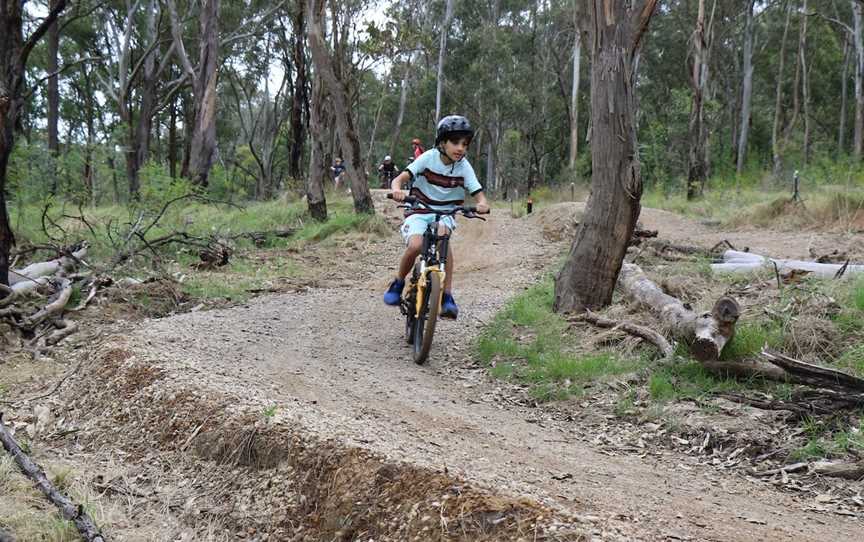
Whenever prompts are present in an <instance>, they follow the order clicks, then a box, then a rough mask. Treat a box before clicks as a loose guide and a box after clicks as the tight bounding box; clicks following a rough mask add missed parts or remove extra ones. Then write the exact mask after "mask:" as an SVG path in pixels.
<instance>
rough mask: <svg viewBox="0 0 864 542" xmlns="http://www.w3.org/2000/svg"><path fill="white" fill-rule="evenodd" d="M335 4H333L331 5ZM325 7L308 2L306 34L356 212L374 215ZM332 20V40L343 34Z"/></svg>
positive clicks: (340, 55) (316, 1) (317, 0)
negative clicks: (330, 43)
mask: <svg viewBox="0 0 864 542" xmlns="http://www.w3.org/2000/svg"><path fill="white" fill-rule="evenodd" d="M335 1H336V0H331V2H335ZM324 7H325V6H324V1H323V0H307V3H306V9H307V12H306V13H307V21H306V34H307V39H308V40H309V50H310V52H311V54H312V62H313V64H314V66H315V70H316V72H317V74H316V76H317V77H320V78H321V82H322V84H323V86H324V89H325V90H326V92H327V95H328V96H329V97H330V99H331V103H332V105H333V112H334V115H335V117H336V124H337V126H338V132H339V141H340V143H341V146H342V154H343V158H344V160H345V164H346V165H347V169H346V175H347V177H348V181H349V184H350V186H351V196H352V198H353V199H354V210H355V211H356V212H358V213H374V212H375V208H374V207H373V205H372V196H371V195H370V193H369V186H368V184H367V180H366V175H365V171H366V168H365V166H364V164H363V156H362V154H361V152H360V140H359V138H358V136H357V131H356V129H355V122H354V118H353V115H352V111H351V102H350V95H349V91H348V87H347V85H346V83H345V78H346V74H345V71H344V65H343V64H342V61H341V60H340V59H341V58H343V53H342V51H340V49H339V47H337V48H335V49H334V50H333V51H332V52H331V51H330V50H329V48H328V46H327V42H326V40H325V35H324V28H323V19H324ZM332 20H333V25H334V32H333V33H332V36H331V37H333V36H336V35H338V34H339V30H340V27H339V25H338V23H337V18H336V17H333V18H332ZM345 24H347V22H346V21H343V22H342V26H341V30H342V31H343V32H344V31H345ZM336 43H337V44H339V43H341V44H344V43H345V41H344V39H343V40H337V42H336ZM342 46H344V45H342Z"/></svg>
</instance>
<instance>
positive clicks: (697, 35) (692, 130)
mask: <svg viewBox="0 0 864 542" xmlns="http://www.w3.org/2000/svg"><path fill="white" fill-rule="evenodd" d="M716 6H717V2H716V0H715V2H714V7H715V8H716ZM711 18H712V20H713V18H714V12H713V8H712V13H711ZM710 32H711V31H710V28H709V29H708V32H706V29H705V0H699V7H698V14H697V16H696V30H695V31H694V32H693V66H692V71H691V74H690V85H691V87H692V88H693V99H692V101H691V103H690V122H689V124H688V133H689V139H690V153H689V158H688V160H689V167H688V169H687V199H688V200H692V199H695V198H696V197H698V196H700V195H702V191H703V189H704V186H705V179H706V177H707V176H708V164H707V161H708V156H707V148H706V145H705V122H704V119H705V113H704V110H705V107H704V99H705V88H706V87H707V85H708V51H709V47H710V45H709V44H710V41H711V36H710Z"/></svg>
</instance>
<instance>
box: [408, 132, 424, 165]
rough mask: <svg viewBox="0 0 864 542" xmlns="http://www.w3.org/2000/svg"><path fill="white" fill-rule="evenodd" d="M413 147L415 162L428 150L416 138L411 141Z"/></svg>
mask: <svg viewBox="0 0 864 542" xmlns="http://www.w3.org/2000/svg"><path fill="white" fill-rule="evenodd" d="M411 145H413V146H414V160H416V159H418V158H420V155H421V154H423V153H424V152H426V149H424V148H423V143H422V142H421V141H420V140H419V139H417V138H416V137H415V138H414V139H412V140H411Z"/></svg>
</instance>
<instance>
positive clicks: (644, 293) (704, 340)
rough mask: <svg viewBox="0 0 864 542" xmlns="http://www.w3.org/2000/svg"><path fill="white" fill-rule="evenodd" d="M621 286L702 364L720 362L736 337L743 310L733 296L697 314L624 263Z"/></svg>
mask: <svg viewBox="0 0 864 542" xmlns="http://www.w3.org/2000/svg"><path fill="white" fill-rule="evenodd" d="M618 284H619V286H620V287H621V288H622V289H623V290H624V291H625V292H626V293H627V294H628V295H629V296H630V297H631V298H632V299H634V300H635V301H637V302H638V303H641V304H643V305H645V306H647V307H648V308H650V309H651V310H652V311H653V312H655V313H657V314H658V315H659V316H660V319H661V320H662V321H663V323H664V324H665V325H666V327H667V328H668V329H669V330H670V331H671V332H672V334H673V335H674V336H675V337H677V338H678V339H680V340H682V341H684V342H685V343H687V344H689V345H690V351H691V352H692V354H693V356H694V357H695V358H696V359H698V360H699V361H703V362H704V361H712V360H717V359H719V357H720V352H721V351H722V350H723V347H724V346H725V345H726V344H727V343H728V342H729V340H731V339H732V336H733V335H734V334H735V323H736V322H737V321H738V317H739V315H740V309H739V307H738V303H737V302H736V301H735V300H734V299H732V298H731V297H721V298H720V299H718V300H717V302H716V303H715V304H714V308H713V310H712V311H711V312H705V313H702V314H697V313H695V312H693V311H692V310H690V309H689V308H687V307H685V305H684V303H682V302H681V301H680V300H679V299H677V298H675V297H672V296H670V295H668V294H666V293H664V292H663V290H661V289H660V287H659V286H657V285H656V284H655V283H654V282H652V281H650V280H649V279H648V277H646V276H645V273H644V272H643V271H642V269H641V268H640V267H639V266H638V265H635V264H630V263H625V264H623V266H622V268H621V273H620V275H619V276H618Z"/></svg>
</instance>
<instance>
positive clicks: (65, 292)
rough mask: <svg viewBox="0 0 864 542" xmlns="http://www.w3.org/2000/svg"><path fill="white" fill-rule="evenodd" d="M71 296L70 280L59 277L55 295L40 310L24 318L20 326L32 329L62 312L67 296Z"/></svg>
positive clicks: (66, 302) (67, 300)
mask: <svg viewBox="0 0 864 542" xmlns="http://www.w3.org/2000/svg"><path fill="white" fill-rule="evenodd" d="M71 296H72V282H71V281H70V280H69V279H60V284H59V288H58V293H57V296H56V297H55V298H54V299H53V300H52V301H51V302H50V303H48V304H47V305H45V307H44V308H42V310H40V311H39V312H37V313H36V314H34V315H33V316H30V317H28V318H25V319H24V322H23V323H22V326H23V327H25V328H29V329H33V328H34V327H36V326H37V325H39V324H40V323H42V322H44V321H45V320H47V319H48V318H51V317H53V316H57V315H59V314H61V313H62V312H63V309H65V308H66V305H67V304H68V303H69V298H70V297H71Z"/></svg>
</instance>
